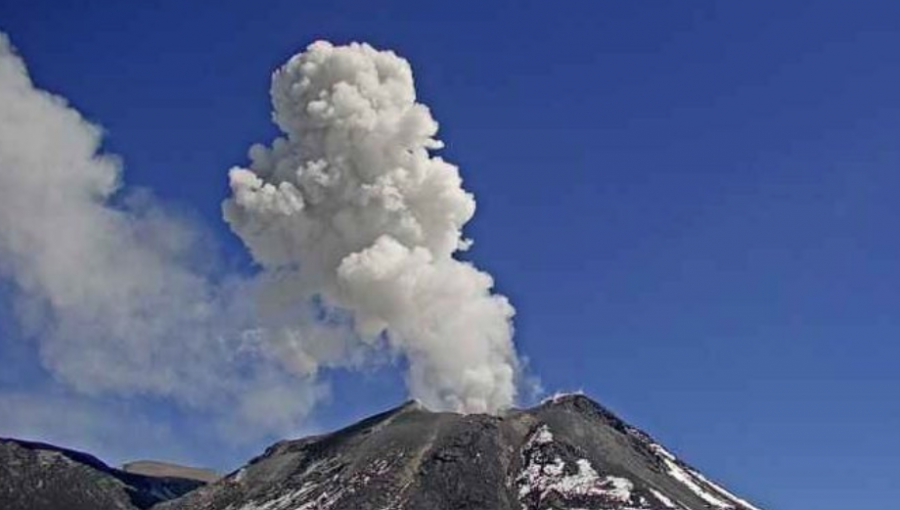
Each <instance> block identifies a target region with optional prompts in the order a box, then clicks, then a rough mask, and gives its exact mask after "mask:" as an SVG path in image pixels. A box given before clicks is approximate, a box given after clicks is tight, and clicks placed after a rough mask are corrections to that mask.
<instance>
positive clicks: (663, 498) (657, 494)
mask: <svg viewBox="0 0 900 510" xmlns="http://www.w3.org/2000/svg"><path fill="white" fill-rule="evenodd" d="M647 490H649V491H650V493H651V494H653V497H654V498H656V499H657V500H659V502H660V503H662V504H663V505H665V507H666V508H678V507H677V506H675V502H674V501H672V500H671V499H669V498H668V497H666V495H665V494H663V493H662V492H659V491H658V490H656V489H649V488H648V489H647Z"/></svg>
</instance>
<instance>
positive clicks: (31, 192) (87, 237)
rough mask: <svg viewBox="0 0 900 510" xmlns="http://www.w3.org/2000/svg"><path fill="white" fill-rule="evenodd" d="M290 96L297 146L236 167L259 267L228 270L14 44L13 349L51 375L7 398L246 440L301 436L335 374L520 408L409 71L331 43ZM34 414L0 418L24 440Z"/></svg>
mask: <svg viewBox="0 0 900 510" xmlns="http://www.w3.org/2000/svg"><path fill="white" fill-rule="evenodd" d="M272 101H273V104H274V118H275V121H276V123H277V124H278V126H279V127H280V128H281V130H282V131H283V132H284V135H283V136H282V137H280V138H278V139H276V140H274V141H273V142H272V143H271V144H270V145H269V146H262V145H256V146H254V147H252V148H251V149H250V160H251V163H250V164H249V165H248V167H247V168H234V169H232V170H231V171H230V173H229V178H230V185H231V190H232V196H231V197H229V198H228V199H227V200H226V201H225V202H224V204H223V211H224V217H225V219H226V221H227V222H228V224H229V225H230V226H231V228H232V229H233V231H234V232H235V233H237V234H238V235H239V236H240V238H241V239H242V240H243V242H244V243H245V245H246V246H247V247H248V249H249V250H250V252H251V254H252V256H253V259H254V260H255V261H256V263H257V264H258V266H259V268H258V272H257V273H256V274H249V275H248V274H243V273H242V274H237V273H229V272H227V271H225V270H224V269H222V268H221V267H220V266H217V265H216V264H215V263H211V262H210V261H215V260H216V259H217V257H218V253H217V250H216V249H215V248H210V246H214V245H215V243H214V242H211V234H210V233H209V232H208V231H206V230H205V229H204V228H203V227H202V226H201V225H199V224H198V222H197V221H195V220H192V219H190V217H188V216H186V215H184V214H181V213H179V212H177V209H175V208H173V207H172V205H171V204H167V203H165V202H164V201H162V200H160V199H157V198H155V197H154V195H153V194H152V193H151V192H149V191H147V190H138V189H133V188H129V187H127V186H125V184H124V182H123V163H122V160H121V159H120V158H118V157H117V156H115V155H111V154H106V153H104V152H103V151H102V139H103V131H102V129H101V128H100V127H98V126H97V125H95V124H93V123H91V122H89V121H87V120H86V119H84V118H83V117H82V116H81V114H80V113H79V112H78V111H76V110H75V109H74V108H73V107H71V106H70V105H68V103H67V102H66V100H65V99H63V98H61V97H59V96H57V95H54V94H51V93H49V92H46V91H44V90H42V89H40V88H38V87H37V86H35V84H34V83H33V82H32V80H31V78H30V76H29V74H28V71H27V68H26V66H25V63H24V62H23V60H22V59H21V58H20V57H19V56H18V55H17V54H16V52H15V50H14V49H13V47H12V45H11V44H10V43H9V40H8V39H7V38H6V36H5V35H4V34H2V33H0V279H2V280H3V282H5V283H6V284H7V285H9V286H10V287H11V288H12V289H13V291H14V292H13V298H14V301H15V315H16V318H17V319H18V320H19V327H18V328H17V329H16V332H13V328H11V327H9V325H6V324H2V325H0V328H2V330H3V331H2V333H3V334H2V335H0V341H2V342H13V341H16V342H18V341H24V342H28V345H29V346H30V347H31V348H33V349H34V351H35V352H36V353H37V356H38V357H39V361H40V364H41V366H42V367H43V369H44V370H46V372H47V375H49V376H50V379H52V381H53V382H52V383H48V384H51V387H50V389H42V388H40V387H35V388H30V389H28V390H27V391H25V392H24V393H23V392H22V391H20V390H12V391H13V393H9V391H7V392H6V393H5V394H4V390H0V402H3V401H8V402H13V401H15V402H28V403H29V405H27V406H20V407H21V408H22V412H23V413H26V412H28V411H27V409H33V410H35V412H34V413H33V414H34V415H35V420H38V418H39V420H38V421H39V423H40V429H41V430H42V431H44V432H43V433H45V434H46V435H49V436H52V435H54V434H58V433H59V430H57V431H56V432H54V431H53V429H54V427H62V428H65V420H63V419H62V416H60V419H55V418H54V416H56V413H61V414H64V413H65V410H64V409H63V407H62V406H57V405H55V404H53V403H52V402H58V401H60V399H67V398H68V399H70V400H71V401H70V404H71V406H74V408H78V409H94V408H96V405H98V402H102V400H100V399H103V398H120V397H125V398H127V397H135V396H140V397H149V398H161V399H165V400H167V401H171V402H174V403H176V404H177V405H178V406H180V408H182V409H184V410H186V411H187V412H189V413H192V414H191V415H190V416H191V417H192V420H194V421H195V422H196V420H200V422H201V423H204V424H205V425H206V426H211V427H213V428H214V429H215V430H216V431H218V432H219V434H220V435H221V436H222V437H223V438H226V439H228V440H229V441H230V442H234V441H240V440H244V441H246V440H254V439H258V438H262V437H266V436H274V435H285V434H291V433H296V432H297V430H298V427H299V426H301V424H302V423H303V422H304V420H305V419H306V418H307V417H308V415H309V413H310V412H311V411H312V409H313V408H314V406H315V405H316V404H317V403H318V402H320V401H321V400H322V399H324V398H327V397H328V395H329V392H330V389H329V385H328V378H327V375H323V370H322V369H323V368H335V367H341V368H345V369H350V370H354V369H359V368H361V367H366V366H371V365H373V364H379V363H385V362H399V364H400V365H401V366H404V367H407V373H406V381H407V385H408V388H409V392H410V393H411V395H412V396H413V397H415V398H418V399H420V400H421V401H422V402H423V403H424V404H425V405H427V406H429V407H431V408H434V409H441V410H454V411H460V412H497V411H500V410H502V409H504V408H506V407H509V406H511V405H512V404H513V402H514V399H515V397H516V386H517V379H518V375H519V372H520V362H519V360H518V357H517V355H516V352H515V348H514V345H513V342H512V333H513V329H512V324H511V318H512V316H513V313H514V310H513V308H512V306H511V305H510V304H509V303H508V301H507V300H506V298H504V297H503V296H500V295H497V294H494V293H492V286H493V281H492V278H491V277H490V275H488V274H487V273H484V272H482V271H479V270H478V269H476V268H475V267H474V266H473V265H471V264H470V263H467V262H463V261H460V260H458V259H457V258H455V256H456V255H457V254H458V253H459V252H460V251H462V250H465V249H466V248H467V247H468V246H469V244H470V241H468V240H466V239H465V238H464V237H463V235H462V229H463V226H464V225H465V224H466V222H468V221H469V220H470V219H471V218H472V216H473V214H474V212H475V201H474V199H473V197H472V195H471V194H469V193H467V192H466V191H465V190H464V189H463V188H462V180H461V178H460V175H459V171H458V169H457V168H456V167H455V166H453V165H452V164H450V163H447V162H445V161H443V160H442V159H440V158H439V157H435V156H433V155H432V154H431V152H430V151H434V150H437V149H439V148H440V147H441V143H440V142H438V141H437V140H436V139H435V135H436V133H437V129H438V126H437V123H436V122H435V121H434V119H433V118H432V117H431V114H430V112H429V110H428V108H427V107H425V106H424V105H422V104H419V103H417V102H416V96H415V89H414V85H413V77H412V72H411V69H410V66H409V64H408V63H407V62H406V61H405V60H403V59H401V58H399V57H397V56H396V55H394V54H393V53H391V52H383V51H377V50H375V49H373V48H372V47H370V46H367V45H360V44H351V45H348V46H332V45H331V44H329V43H325V42H318V43H315V44H313V45H311V46H309V48H308V49H307V50H306V51H305V52H303V53H301V54H299V55H296V56H294V57H293V58H291V59H290V60H289V61H288V62H287V63H286V64H285V65H284V66H283V67H282V68H280V69H279V70H278V71H277V72H276V73H275V74H274V76H273V83H272ZM7 294H8V293H7ZM2 369H3V367H0V370H2ZM120 402H121V401H120ZM45 404H46V405H45ZM117 409H121V407H119V408H117ZM38 411H39V412H38ZM34 423H35V422H34V421H29V420H28V419H24V418H23V417H22V416H18V418H16V417H15V416H10V415H5V416H4V415H3V413H0V430H5V431H6V433H9V432H11V431H15V430H20V429H22V428H23V427H24V428H25V429H28V428H32V429H33V428H34ZM94 425H96V424H91V423H87V422H85V424H84V427H85V428H88V427H91V426H94ZM126 430H127V429H126ZM107 432H108V430H107V429H104V428H102V427H99V425H98V428H97V429H96V435H97V437H98V438H99V437H105V436H104V435H105V434H107ZM85 435H88V433H87V432H85Z"/></svg>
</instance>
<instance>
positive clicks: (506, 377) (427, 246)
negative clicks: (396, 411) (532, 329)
mask: <svg viewBox="0 0 900 510" xmlns="http://www.w3.org/2000/svg"><path fill="white" fill-rule="evenodd" d="M271 93H272V103H273V106H274V114H273V117H274V120H275V122H276V123H277V125H278V126H279V128H280V129H281V130H282V132H283V133H284V135H283V136H282V137H280V138H277V139H276V140H275V141H274V142H272V144H271V145H270V146H262V145H255V146H253V147H252V148H251V149H250V158H251V164H250V165H249V168H234V169H232V170H231V172H230V174H229V175H230V183H231V189H232V192H233V195H232V197H231V198H229V199H228V200H227V201H226V202H225V204H224V214H225V218H226V220H227V221H228V223H229V224H230V225H231V227H232V229H233V230H234V231H235V232H236V233H237V234H238V235H239V236H240V237H241V239H242V240H243V241H244V243H245V244H246V245H247V247H248V248H249V249H250V251H251V253H252V255H253V257H254V259H255V260H256V261H257V262H258V263H259V264H260V266H262V268H263V270H264V273H263V279H264V280H265V281H267V284H266V286H265V288H264V290H263V293H264V295H266V296H267V297H266V299H264V303H266V305H265V307H264V308H266V309H267V310H266V313H267V315H269V316H272V317H280V318H284V317H287V320H286V321H284V322H282V323H281V326H282V327H283V334H282V335H281V337H282V338H283V336H284V335H285V334H287V335H288V336H289V337H290V340H289V341H279V340H278V337H279V335H274V336H273V341H274V343H275V344H276V345H280V346H281V348H282V350H281V352H282V354H283V355H284V356H286V357H287V359H286V360H285V361H286V362H287V363H288V364H294V365H300V366H306V367H308V366H310V365H313V366H315V364H316V363H317V361H318V359H319V356H318V355H317V354H316V352H315V351H320V350H321V349H320V348H319V347H318V343H317V342H310V341H307V338H306V335H305V334H304V333H303V331H302V329H303V326H302V325H300V326H298V327H299V328H300V329H299V330H298V332H297V333H296V334H293V335H291V334H290V332H291V331H292V325H291V323H290V322H291V321H290V317H291V315H292V313H293V312H292V310H294V309H299V310H302V309H303V308H304V304H305V303H309V302H310V301H312V300H316V301H317V302H318V303H320V304H321V306H322V307H323V308H325V309H338V310H345V311H349V312H350V314H351V317H350V319H349V320H348V321H344V324H345V325H347V324H348V323H349V324H350V325H351V326H352V329H353V331H354V332H355V334H356V336H357V337H358V339H359V342H360V343H361V344H362V348H364V349H376V350H377V349H379V348H386V349H388V350H389V351H391V352H393V353H397V354H400V355H402V356H403V357H405V359H406V360H407V362H408V365H409V372H408V374H407V384H408V387H409V391H410V393H411V394H412V396H413V397H415V398H418V399H420V400H421V401H423V403H425V404H426V405H427V406H429V407H433V408H436V409H449V410H455V411H463V412H494V411H498V410H500V409H503V408H505V407H508V406H510V405H511V404H512V403H513V400H514V398H515V395H516V378H517V373H518V371H519V362H518V360H517V356H516V353H515V349H514V346H513V342H512V332H513V330H512V325H511V318H512V316H513V313H514V310H513V308H512V306H511V305H510V304H509V302H508V301H507V299H506V298H505V297H503V296H500V295H497V294H493V293H492V291H491V289H492V286H493V280H492V278H491V277H490V275H488V274H487V273H484V272H481V271H479V270H478V269H476V268H475V267H474V266H473V265H471V264H469V263H467V262H462V261H459V260H458V259H456V258H454V254H455V253H457V252H459V251H461V250H465V249H466V248H467V247H468V246H469V244H470V241H468V240H466V239H465V238H464V237H463V235H462V228H463V226H464V225H465V224H466V222H468V221H469V220H470V219H471V218H472V216H473V214H474V212H475V200H474V198H473V197H472V195H471V194H470V193H468V192H466V191H465V190H464V189H463V187H462V179H461V178H460V174H459V170H458V169H457V167H455V166H453V165H452V164H450V163H448V162H446V161H444V160H442V159H441V158H439V157H435V156H432V155H431V153H430V152H429V151H433V150H436V149H440V148H441V147H442V144H441V142H439V141H438V140H436V139H435V135H436V134H437V130H438V124H437V122H435V120H434V119H433V118H432V116H431V113H430V111H429V110H428V108H427V107H426V106H424V105H422V104H420V103H417V102H416V92H415V87H414V83H413V75H412V71H411V69H410V66H409V64H408V62H407V61H406V60H404V59H402V58H400V57H398V56H396V55H395V54H394V53H392V52H388V51H377V50H375V49H374V48H372V47H371V46H368V45H365V44H350V45H347V46H333V45H331V44H329V43H327V42H317V43H314V44H312V45H310V46H309V47H308V48H307V50H306V51H305V52H303V53H301V54H299V55H296V56H294V57H292V58H291V59H290V60H289V61H288V62H287V63H286V64H285V65H284V66H283V67H282V68H280V69H279V70H278V71H276V72H275V74H274V76H273V80H272V88H271ZM299 313H300V316H302V314H303V313H304V312H302V311H301V312H299ZM308 322H309V321H303V323H304V324H306V323H308ZM352 344H353V342H352V341H351V342H350V346H349V347H348V349H350V350H353V349H356V348H357V347H359V346H354V345H352ZM292 358H293V359H295V360H296V362H294V361H292Z"/></svg>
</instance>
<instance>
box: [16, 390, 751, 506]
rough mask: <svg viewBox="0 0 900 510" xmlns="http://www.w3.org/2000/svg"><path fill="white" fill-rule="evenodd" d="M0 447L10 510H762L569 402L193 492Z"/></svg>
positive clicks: (406, 430)
mask: <svg viewBox="0 0 900 510" xmlns="http://www.w3.org/2000/svg"><path fill="white" fill-rule="evenodd" d="M7 449H9V450H10V451H19V455H18V456H10V455H7V456H5V457H3V456H0V461H2V465H0V473H4V476H3V477H0V508H7V509H19V508H22V509H25V508H30V509H43V508H47V509H51V508H64V507H65V508H69V507H70V506H67V505H68V504H69V502H72V501H77V502H78V503H79V505H80V506H79V508H94V509H104V508H121V509H123V510H131V509H134V508H141V509H146V508H152V509H153V510H388V509H396V510H450V509H455V510H462V509H484V510H507V509H509V510H513V509H515V510H551V509H552V510H576V509H578V510H581V509H595V510H670V509H676V510H759V508H757V507H755V506H753V505H752V504H750V503H748V502H747V501H745V500H743V499H741V498H739V497H737V496H735V495H733V494H732V493H731V492H729V491H727V490H726V489H724V488H722V487H721V486H720V485H718V484H716V483H715V482H713V481H712V480H710V479H709V478H707V477H706V476H704V475H702V474H701V473H700V472H699V471H698V470H696V469H694V468H693V467H691V466H690V465H688V464H687V463H685V462H684V461H682V460H680V459H678V458H677V457H676V456H675V455H673V454H672V453H670V452H669V451H668V450H666V448H664V447H663V446H662V445H660V444H659V443H658V442H657V441H655V440H654V439H653V438H652V437H650V436H649V435H648V434H646V433H644V432H642V431H641V430H639V429H637V428H635V427H632V426H631V425H629V424H627V423H625V422H624V421H622V420H621V419H619V418H618V417H617V416H616V415H614V414H613V413H612V412H610V411H609V410H607V409H606V408H604V407H603V406H601V405H600V404H598V403H596V402H594V401H593V400H591V399H589V398H588V397H586V396H583V395H577V394H572V395H563V396H558V397H554V398H551V399H548V400H546V401H544V402H543V403H542V404H540V405H538V406H536V407H534V408H531V409H522V410H512V411H510V412H508V413H506V414H504V415H503V416H492V415H485V414H467V415H464V414H457V413H448V412H433V411H430V410H428V409H426V408H424V407H423V406H422V405H421V404H419V403H417V402H408V403H406V404H404V405H402V406H400V407H398V408H396V409H392V410H390V411H388V412H385V413H382V414H379V415H376V416H373V417H371V418H368V419H365V420H363V421H361V422H359V423H356V424H355V425H352V426H350V427H347V428H345V429H342V430H339V431H336V432H333V433H330V434H324V435H318V436H311V437H306V438H303V439H298V440H290V441H281V442H279V443H276V444H274V445H272V446H271V447H269V448H268V449H267V450H266V451H265V452H264V453H263V454H262V455H260V456H259V457H257V458H255V459H253V460H251V461H250V462H249V463H248V464H247V465H245V466H244V467H242V468H240V469H238V470H236V471H234V472H232V473H230V474H228V475H227V476H225V477H223V478H221V479H218V480H214V479H212V480H207V481H211V482H212V483H209V484H204V483H203V482H201V481H196V482H193V483H194V485H193V486H191V485H187V486H186V485H185V482H184V480H178V479H173V478H153V477H150V476H146V475H137V474H134V473H127V472H124V471H120V470H114V469H111V468H108V467H106V465H105V464H103V463H102V462H100V461H98V460H97V459H95V458H94V457H91V456H89V455H86V454H73V453H72V452H70V451H67V450H62V449H59V448H56V447H51V446H48V445H40V444H26V445H25V446H22V445H21V444H20V443H16V444H13V443H8V444H7ZM60 457H61V458H62V460H60V459H59V458H60ZM48 459H50V460H52V462H51V461H48ZM54 459H55V460H54ZM182 472H183V471H182ZM176 482H177V483H176ZM186 489H192V490H189V491H188V492H186V493H185V490H186ZM91 497H97V498H99V499H97V501H94V502H93V504H92V502H91V501H90V498H91ZM29 501H30V502H31V503H33V504H30V505H29V504H28V502H29ZM36 502H40V504H39V505H38V504H36Z"/></svg>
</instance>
